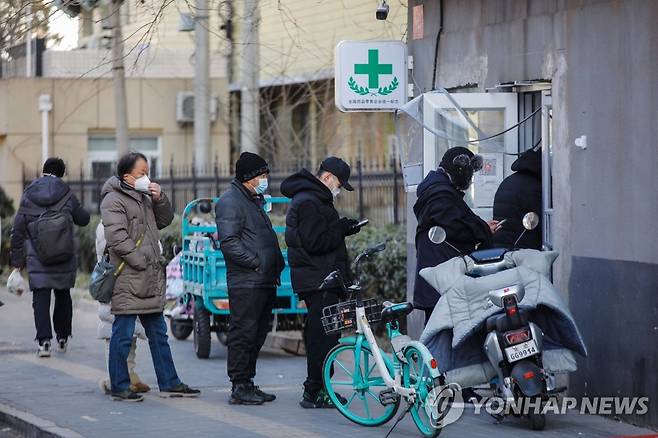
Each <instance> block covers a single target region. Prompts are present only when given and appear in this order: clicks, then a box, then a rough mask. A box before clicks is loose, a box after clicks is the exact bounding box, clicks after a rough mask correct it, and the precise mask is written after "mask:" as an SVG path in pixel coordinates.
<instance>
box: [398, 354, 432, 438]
mask: <svg viewBox="0 0 658 438" xmlns="http://www.w3.org/2000/svg"><path fill="white" fill-rule="evenodd" d="M404 357H405V358H406V359H407V363H406V364H404V365H403V369H402V382H403V383H404V386H405V387H407V388H410V387H412V388H414V389H415V390H416V400H415V401H414V404H413V406H412V407H411V408H410V412H411V417H412V418H413V420H414V423H416V427H418V430H419V431H420V433H421V434H423V436H426V437H435V436H437V435H439V433H441V429H440V428H438V427H435V424H434V423H435V422H433V421H432V419H431V417H430V414H429V413H428V411H427V409H426V402H427V401H428V395H429V394H430V392H431V391H432V390H433V389H434V379H433V378H432V375H431V374H430V364H429V363H425V361H424V360H423V355H422V354H421V352H420V351H418V349H417V348H416V347H414V346H409V347H407V348H406V350H405V351H404Z"/></svg>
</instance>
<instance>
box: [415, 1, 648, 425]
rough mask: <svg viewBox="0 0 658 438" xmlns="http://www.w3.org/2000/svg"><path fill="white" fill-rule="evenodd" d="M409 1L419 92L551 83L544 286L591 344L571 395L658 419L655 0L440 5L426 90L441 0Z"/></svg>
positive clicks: (640, 418)
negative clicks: (640, 404) (628, 399)
mask: <svg viewBox="0 0 658 438" xmlns="http://www.w3.org/2000/svg"><path fill="white" fill-rule="evenodd" d="M421 3H422V4H423V7H424V23H425V29H424V31H425V32H424V33H425V38H424V39H423V40H418V41H410V43H409V50H410V54H413V55H414V58H415V62H416V71H415V72H414V73H415V74H414V76H415V79H416V81H417V83H418V85H420V87H421V88H423V90H422V91H426V90H429V89H432V88H433V87H434V86H442V87H446V88H454V87H463V86H469V85H474V86H475V87H476V88H477V90H478V91H482V92H483V91H485V90H486V89H487V88H490V87H495V86H496V85H498V84H500V83H503V82H510V81H527V80H535V79H545V80H550V81H551V82H552V99H553V130H554V139H553V147H554V173H553V197H554V198H553V200H554V205H555V224H554V228H553V235H554V242H555V248H556V249H557V250H558V251H560V257H559V259H558V262H557V264H556V266H555V282H556V284H557V286H558V287H559V288H560V290H561V291H562V292H563V293H564V294H565V295H566V296H567V297H568V301H569V303H570V306H571V310H572V312H573V313H574V315H575V317H576V319H577V321H578V324H579V326H580V328H581V331H582V333H583V336H584V338H585V341H586V343H587V346H588V348H589V352H590V354H589V357H588V358H587V359H582V360H580V361H579V362H580V368H579V371H578V372H577V373H574V374H573V375H572V378H571V385H570V391H571V392H572V393H573V394H576V395H589V396H596V395H622V396H623V395H633V396H648V397H650V399H651V400H652V405H651V408H650V412H649V413H648V414H647V415H644V416H630V417H627V419H629V420H631V421H633V422H637V423H641V424H646V425H653V426H656V425H658V409H657V408H656V402H655V400H658V377H657V376H658V374H657V373H656V372H655V370H656V368H657V367H658V348H656V346H657V345H658V330H656V327H658V295H657V294H656V290H658V248H657V246H656V244H655V240H656V236H658V222H656V220H655V218H656V216H657V215H658V197H657V196H656V193H658V173H657V172H656V165H657V164H658V140H657V139H658V86H657V85H656V78H657V77H658V28H657V27H656V26H655V23H657V22H658V3H657V2H654V1H650V0H645V1H630V0H629V1H606V0H599V1H586V0H583V1H562V0H555V1H544V0H524V1H521V0H446V1H443V14H444V17H443V23H444V29H443V33H442V35H441V39H440V46H439V55H438V68H437V74H436V76H437V78H438V79H437V83H436V84H432V83H431V82H432V75H433V60H434V43H435V40H436V34H437V31H438V28H439V24H440V23H441V19H440V8H439V5H440V2H439V0H434V1H423V2H420V1H417V0H412V1H411V2H410V5H409V6H410V11H411V8H412V7H413V6H416V5H418V4H421ZM410 17H411V13H410ZM412 26H413V23H412V22H411V18H410V23H409V28H410V29H411V28H412ZM581 135H586V136H587V142H588V145H589V146H588V148H587V149H586V150H581V149H578V148H576V147H575V146H574V139H575V138H577V137H580V136H581ZM412 198H413V197H410V202H413V200H412ZM410 219H411V218H410ZM408 223H409V233H408V235H409V246H410V249H413V228H414V225H415V224H414V223H413V220H409V221H408ZM410 254H413V252H410ZM410 265H413V262H411V263H410ZM411 267H412V266H410V268H411ZM410 272H411V271H410Z"/></svg>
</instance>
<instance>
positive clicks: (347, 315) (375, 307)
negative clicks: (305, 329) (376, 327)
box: [322, 298, 382, 335]
mask: <svg viewBox="0 0 658 438" xmlns="http://www.w3.org/2000/svg"><path fill="white" fill-rule="evenodd" d="M363 307H364V309H365V311H366V318H367V319H368V322H371V323H372V322H378V321H379V320H380V319H381V317H382V306H381V304H378V303H377V300H375V299H373V298H369V299H367V300H363ZM322 327H323V328H324V332H325V333H326V334H328V335H330V334H333V333H339V332H341V331H343V330H348V329H351V328H355V327H356V300H349V301H344V302H342V303H338V304H334V305H331V306H327V307H325V308H324V309H322Z"/></svg>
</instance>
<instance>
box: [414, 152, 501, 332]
mask: <svg viewBox="0 0 658 438" xmlns="http://www.w3.org/2000/svg"><path fill="white" fill-rule="evenodd" d="M481 167H482V166H481V158H480V157H479V156H477V155H474V154H473V152H471V151H470V150H468V149H466V148H463V147H455V148H451V149H448V151H446V153H445V154H444V156H443V158H442V159H441V164H440V167H439V169H437V170H433V171H431V172H430V173H429V174H428V175H427V176H426V177H425V179H424V180H423V181H422V182H421V183H420V184H419V185H418V189H417V191H416V193H417V195H418V199H417V201H416V203H415V205H414V214H415V215H416V219H417V220H418V226H417V228H416V258H417V263H416V265H417V267H416V281H415V285H414V300H413V303H414V307H416V308H418V309H420V310H423V311H424V312H425V322H426V323H427V320H428V319H429V317H430V315H431V314H432V311H433V310H434V306H435V305H436V303H437V301H438V300H439V297H440V291H436V290H435V289H434V288H433V287H432V286H430V285H429V284H428V283H427V282H426V281H425V280H424V279H423V278H422V277H421V276H420V275H419V274H418V273H419V272H420V270H421V269H423V268H426V267H429V266H436V265H438V264H441V263H443V262H445V261H447V260H450V259H451V258H453V257H457V256H459V255H460V254H459V253H458V252H457V251H455V250H454V249H452V248H451V247H450V246H449V245H447V244H446V243H443V244H440V245H437V244H435V243H432V242H431V241H430V240H429V237H428V235H427V232H428V231H429V229H430V228H432V227H433V226H436V225H438V226H441V227H443V228H444V229H445V231H446V234H447V240H448V241H449V242H450V243H451V244H452V245H453V246H455V247H456V248H457V249H459V251H461V252H462V253H463V254H469V253H471V252H473V251H475V250H476V249H485V248H489V247H491V245H492V233H493V230H495V228H496V226H497V223H496V222H495V221H491V222H489V223H487V222H485V221H484V220H482V219H481V218H480V217H479V216H477V215H476V214H475V213H474V212H473V211H472V210H471V209H470V208H469V206H468V205H467V204H466V202H465V201H464V192H465V191H466V190H467V189H468V187H469V186H470V184H471V181H472V178H473V173H474V172H476V171H478V170H480V169H481Z"/></svg>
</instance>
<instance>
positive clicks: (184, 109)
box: [176, 91, 219, 123]
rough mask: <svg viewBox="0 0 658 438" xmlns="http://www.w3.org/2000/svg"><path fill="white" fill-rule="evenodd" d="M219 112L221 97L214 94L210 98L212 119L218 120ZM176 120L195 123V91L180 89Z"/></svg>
mask: <svg viewBox="0 0 658 438" xmlns="http://www.w3.org/2000/svg"><path fill="white" fill-rule="evenodd" d="M218 113H219V98H218V97H217V96H216V95H213V96H212V98H211V99H210V121H211V122H214V121H216V120H217V115H218ZM176 121H177V122H178V123H194V92H193V91H180V92H179V93H178V94H177V95H176Z"/></svg>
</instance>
